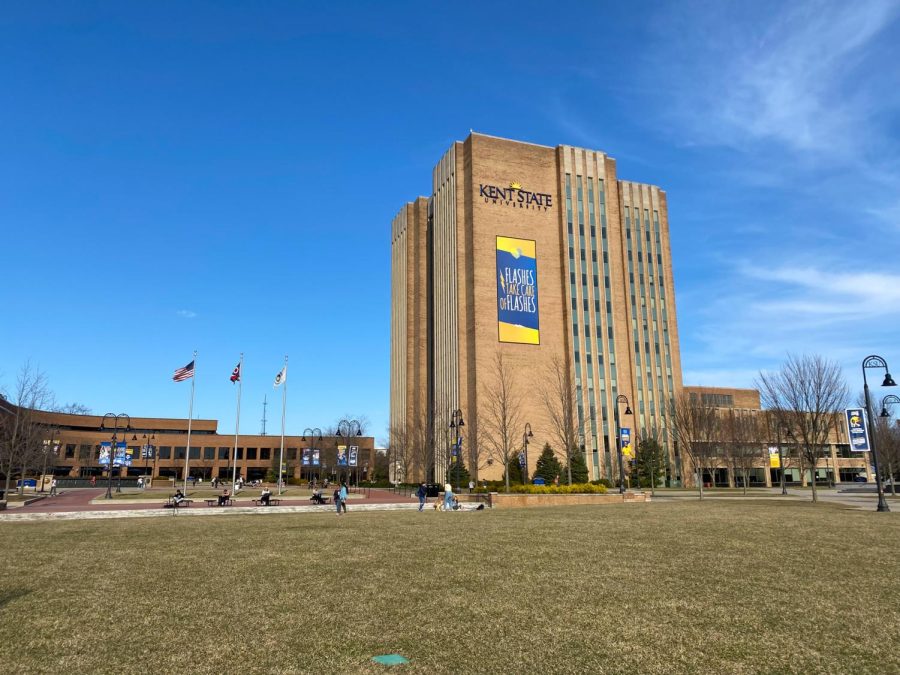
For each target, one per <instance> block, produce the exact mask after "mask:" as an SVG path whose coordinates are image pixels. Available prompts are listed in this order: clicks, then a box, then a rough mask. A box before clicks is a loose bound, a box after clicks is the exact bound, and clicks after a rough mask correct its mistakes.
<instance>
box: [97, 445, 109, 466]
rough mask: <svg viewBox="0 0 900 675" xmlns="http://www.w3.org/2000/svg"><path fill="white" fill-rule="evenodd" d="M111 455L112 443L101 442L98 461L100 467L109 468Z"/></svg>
mask: <svg viewBox="0 0 900 675" xmlns="http://www.w3.org/2000/svg"><path fill="white" fill-rule="evenodd" d="M111 454H112V443H110V442H109V441H103V442H102V443H100V458H99V460H98V462H99V464H100V466H109V458H110V455H111Z"/></svg>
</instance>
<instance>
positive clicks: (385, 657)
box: [372, 654, 409, 666]
mask: <svg viewBox="0 0 900 675" xmlns="http://www.w3.org/2000/svg"><path fill="white" fill-rule="evenodd" d="M372 660H373V661H374V662H375V663H380V664H381V665H383V666H402V665H403V664H404V663H409V659H408V658H406V657H404V656H400V655H399V654H381V655H380V656H373V657H372Z"/></svg>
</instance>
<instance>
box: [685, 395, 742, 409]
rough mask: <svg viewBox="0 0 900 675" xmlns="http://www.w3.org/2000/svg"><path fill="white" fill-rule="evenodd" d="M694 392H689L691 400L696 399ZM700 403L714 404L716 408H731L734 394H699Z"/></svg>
mask: <svg viewBox="0 0 900 675" xmlns="http://www.w3.org/2000/svg"><path fill="white" fill-rule="evenodd" d="M696 396H697V395H696V394H694V393H691V400H692V401H696V400H697V399H696ZM700 403H701V405H708V406H715V407H717V408H733V407H734V396H732V395H731V394H704V393H701V394H700Z"/></svg>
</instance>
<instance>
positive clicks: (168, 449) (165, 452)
mask: <svg viewBox="0 0 900 675" xmlns="http://www.w3.org/2000/svg"><path fill="white" fill-rule="evenodd" d="M159 458H160V459H171V458H172V446H170V445H161V446H159Z"/></svg>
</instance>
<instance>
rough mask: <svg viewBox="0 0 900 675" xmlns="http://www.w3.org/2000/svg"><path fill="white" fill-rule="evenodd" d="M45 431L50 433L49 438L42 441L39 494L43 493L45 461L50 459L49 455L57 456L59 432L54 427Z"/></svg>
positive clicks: (45, 471) (45, 470)
mask: <svg viewBox="0 0 900 675" xmlns="http://www.w3.org/2000/svg"><path fill="white" fill-rule="evenodd" d="M47 430H48V431H49V432H50V433H49V436H50V438H49V439H47V440H45V441H44V468H43V469H41V492H43V491H44V476H45V475H46V474H47V461H48V460H49V458H50V453H51V452H52V453H53V454H54V455H59V439H58V432H59V430H58V429H57V427H56V426H55V425H51V426H49V427H47ZM54 464H55V463H54Z"/></svg>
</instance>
